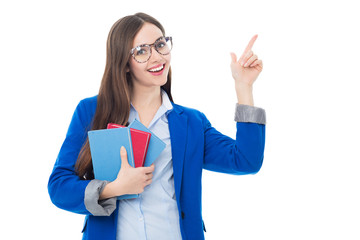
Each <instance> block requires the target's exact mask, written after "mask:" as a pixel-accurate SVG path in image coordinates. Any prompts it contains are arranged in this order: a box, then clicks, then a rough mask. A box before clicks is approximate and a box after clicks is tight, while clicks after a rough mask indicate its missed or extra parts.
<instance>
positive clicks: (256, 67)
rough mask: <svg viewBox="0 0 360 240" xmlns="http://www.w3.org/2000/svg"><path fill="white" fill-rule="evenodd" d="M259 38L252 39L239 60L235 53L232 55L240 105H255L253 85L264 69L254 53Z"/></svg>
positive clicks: (232, 70) (232, 66)
mask: <svg viewBox="0 0 360 240" xmlns="http://www.w3.org/2000/svg"><path fill="white" fill-rule="evenodd" d="M257 37H258V36H257V35H255V36H253V37H252V38H251V40H250V42H249V43H248V45H247V47H246V48H245V50H244V52H243V54H242V55H241V57H240V58H239V60H237V57H236V54H235V53H233V52H232V53H230V55H231V64H230V67H231V73H232V76H233V78H234V80H235V91H236V95H237V98H238V103H239V104H245V105H251V106H253V105H254V100H253V95H252V85H253V83H254V82H255V80H256V79H257V77H258V76H259V74H260V72H261V71H262V69H263V63H262V61H261V60H260V59H258V57H257V55H256V54H254V52H253V51H252V47H253V45H254V43H255V41H256V39H257Z"/></svg>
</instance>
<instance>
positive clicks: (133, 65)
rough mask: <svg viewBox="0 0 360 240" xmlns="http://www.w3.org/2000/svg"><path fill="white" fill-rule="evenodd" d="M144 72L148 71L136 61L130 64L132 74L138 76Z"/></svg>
mask: <svg viewBox="0 0 360 240" xmlns="http://www.w3.org/2000/svg"><path fill="white" fill-rule="evenodd" d="M144 70H146V69H145V66H143V65H142V64H139V63H137V62H135V60H131V61H130V62H129V71H130V73H131V74H134V75H138V74H140V73H141V72H143V71H144Z"/></svg>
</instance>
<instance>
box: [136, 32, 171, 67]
mask: <svg viewBox="0 0 360 240" xmlns="http://www.w3.org/2000/svg"><path fill="white" fill-rule="evenodd" d="M152 46H153V47H154V48H155V50H156V51H157V52H158V53H160V54H161V55H168V54H169V53H170V51H171V49H172V37H160V38H158V39H157V40H156V41H155V42H154V43H153V44H142V45H139V46H137V47H134V48H133V49H131V50H130V53H131V55H132V56H133V58H134V59H135V61H137V62H138V63H144V62H147V61H148V60H149V59H150V57H151V47H152Z"/></svg>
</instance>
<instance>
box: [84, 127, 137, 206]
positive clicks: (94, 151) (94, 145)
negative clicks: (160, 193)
mask: <svg viewBox="0 0 360 240" xmlns="http://www.w3.org/2000/svg"><path fill="white" fill-rule="evenodd" d="M88 136H89V143H90V151H91V158H92V164H93V168H94V176H95V179H98V180H107V181H110V182H111V181H114V180H115V179H116V177H117V174H118V173H119V171H120V167H121V158H120V148H121V146H124V147H125V149H126V152H127V155H128V162H129V164H130V166H132V167H134V165H135V164H134V156H133V151H132V144H131V134H130V129H129V128H114V129H103V130H93V131H89V132H88ZM137 197H138V194H127V195H122V196H119V197H118V199H129V198H137Z"/></svg>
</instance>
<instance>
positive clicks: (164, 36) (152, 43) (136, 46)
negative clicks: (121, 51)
mask: <svg viewBox="0 0 360 240" xmlns="http://www.w3.org/2000/svg"><path fill="white" fill-rule="evenodd" d="M164 37H165V36H161V37H159V38H158V39H156V40H155V42H153V43H143V44H140V45H136V46H135V47H139V46H144V45H151V44H154V43H156V42H157V41H159V40H160V39H161V38H164Z"/></svg>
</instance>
